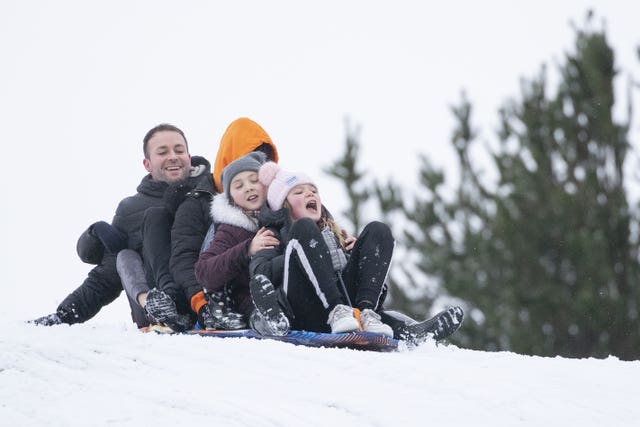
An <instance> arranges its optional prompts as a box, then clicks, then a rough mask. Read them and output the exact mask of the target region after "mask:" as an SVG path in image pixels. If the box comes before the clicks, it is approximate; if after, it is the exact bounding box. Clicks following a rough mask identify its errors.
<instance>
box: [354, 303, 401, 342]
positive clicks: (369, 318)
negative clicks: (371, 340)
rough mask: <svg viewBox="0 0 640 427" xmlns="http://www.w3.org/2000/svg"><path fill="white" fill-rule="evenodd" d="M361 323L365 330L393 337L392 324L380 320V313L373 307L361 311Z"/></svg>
mask: <svg viewBox="0 0 640 427" xmlns="http://www.w3.org/2000/svg"><path fill="white" fill-rule="evenodd" d="M360 324H361V325H362V330H363V331H365V332H373V333H376V334H382V335H386V336H388V337H393V329H391V326H389V325H385V324H384V323H382V321H381V320H380V315H379V314H378V313H376V312H375V311H373V310H371V309H368V308H367V309H364V310H362V311H361V312H360Z"/></svg>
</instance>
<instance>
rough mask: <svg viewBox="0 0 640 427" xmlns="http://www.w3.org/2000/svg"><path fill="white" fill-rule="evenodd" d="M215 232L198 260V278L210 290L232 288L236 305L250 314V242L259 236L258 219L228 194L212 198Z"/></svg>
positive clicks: (243, 311) (230, 289)
mask: <svg viewBox="0 0 640 427" xmlns="http://www.w3.org/2000/svg"><path fill="white" fill-rule="evenodd" d="M211 218H212V219H213V222H214V224H216V225H215V234H214V237H213V241H212V242H211V245H209V248H208V249H207V250H206V251H204V252H202V254H200V258H199V259H198V262H196V266H195V273H196V279H197V280H198V282H199V283H200V284H201V285H202V287H203V288H204V289H205V290H207V292H215V291H222V290H224V289H226V290H227V291H229V293H230V295H231V296H232V299H233V301H234V305H235V307H234V308H235V309H236V310H237V311H239V312H240V313H243V314H244V315H246V316H249V315H250V314H251V311H252V309H253V302H252V301H251V294H250V292H249V244H250V243H251V240H252V239H253V237H254V236H255V234H256V232H257V230H258V225H257V221H255V220H254V219H252V218H250V217H248V216H247V215H246V214H245V213H244V212H242V210H241V209H240V208H238V207H235V206H231V205H230V204H229V199H228V198H227V195H226V194H224V193H223V194H218V195H216V196H215V197H214V198H213V201H212V202H211Z"/></svg>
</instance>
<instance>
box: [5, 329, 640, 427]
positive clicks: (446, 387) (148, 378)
mask: <svg viewBox="0 0 640 427" xmlns="http://www.w3.org/2000/svg"><path fill="white" fill-rule="evenodd" d="M4 326H5V327H4V328H3V329H2V331H1V332H0V425H3V426H45V425H47V426H105V425H117V426H136V427H139V426H154V427H160V426H176V425H192V426H194V425H218V426H300V425H305V426H327V425H333V426H358V427H364V426H395V425H399V426H418V425H420V426H425V425H464V426H483V425H491V426H513V425H519V426H541V425H544V426H563V427H565V426H567V425H579V426H581V427H586V426H604V425H608V426H622V425H626V426H630V425H636V423H637V420H638V419H639V418H640V409H638V406H637V405H636V402H635V393H634V392H633V391H634V390H635V389H637V384H639V383H640V362H638V361H634V362H624V361H620V360H617V359H616V358H613V357H610V358H608V359H606V360H598V359H581V360H578V359H564V358H560V357H556V358H542V357H531V356H523V355H517V354H513V353H507V352H496V353H488V352H479V351H471V350H466V349H462V348H457V347H455V346H453V345H448V346H445V345H436V344H435V343H433V342H428V343H425V344H423V345H422V346H420V347H418V348H416V349H414V350H411V351H409V350H404V351H400V352H394V353H376V352H365V351H356V350H346V349H327V348H320V349H315V348H307V347H299V346H294V345H291V344H285V343H280V342H276V341H257V340H250V339H247V338H225V339H218V338H206V337H199V336H168V335H157V334H153V333H150V334H143V333H141V332H139V331H138V330H137V329H136V328H135V327H134V326H133V325H130V324H129V323H128V322H126V321H122V322H119V321H114V322H100V321H96V320H92V321H89V322H87V323H85V324H81V325H73V326H67V325H62V326H55V327H41V326H33V325H28V324H25V323H24V322H21V321H10V322H9V323H8V324H5V325H4ZM443 423H445V424H443Z"/></svg>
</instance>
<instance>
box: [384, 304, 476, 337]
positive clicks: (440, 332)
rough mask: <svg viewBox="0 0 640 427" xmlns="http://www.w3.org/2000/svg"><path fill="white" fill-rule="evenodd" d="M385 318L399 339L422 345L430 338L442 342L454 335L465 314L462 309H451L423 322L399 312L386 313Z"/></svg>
mask: <svg viewBox="0 0 640 427" xmlns="http://www.w3.org/2000/svg"><path fill="white" fill-rule="evenodd" d="M383 318H384V321H385V323H388V324H390V325H391V326H392V328H393V331H394V334H395V337H396V338H397V339H401V340H405V341H408V342H409V343H412V344H420V343H422V342H424V341H425V340H427V339H429V338H433V339H434V340H436V341H440V340H442V339H444V338H447V337H448V336H450V335H451V334H453V333H454V332H455V331H457V330H458V329H459V328H460V326H461V325H462V321H463V320H464V312H463V311H462V309H461V308H460V307H450V308H448V309H446V310H443V311H441V312H440V313H438V314H436V315H435V316H433V317H432V318H431V319H427V320H423V321H422V322H416V321H415V320H412V319H410V318H409V317H406V316H404V315H402V314H400V313H397V312H385V313H384V314H383Z"/></svg>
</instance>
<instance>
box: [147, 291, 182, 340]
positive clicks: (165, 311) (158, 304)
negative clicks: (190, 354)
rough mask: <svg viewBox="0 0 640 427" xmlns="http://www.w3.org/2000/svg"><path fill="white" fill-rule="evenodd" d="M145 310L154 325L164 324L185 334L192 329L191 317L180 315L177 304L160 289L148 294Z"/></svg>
mask: <svg viewBox="0 0 640 427" xmlns="http://www.w3.org/2000/svg"><path fill="white" fill-rule="evenodd" d="M144 309H145V311H146V313H147V317H149V322H151V323H152V324H162V325H165V326H168V327H170V328H171V329H173V330H174V331H176V332H183V331H186V330H187V329H189V328H190V327H191V319H190V318H189V316H187V315H182V314H179V313H178V309H177V307H176V303H175V302H174V301H173V300H172V299H171V297H170V296H169V295H167V294H166V293H164V292H163V291H161V290H160V289H158V288H153V289H151V290H150V291H149V292H148V293H147V304H146V305H145V307H144Z"/></svg>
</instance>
